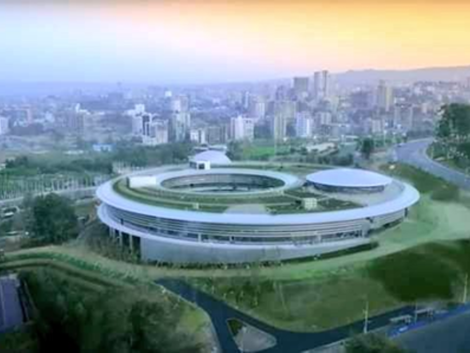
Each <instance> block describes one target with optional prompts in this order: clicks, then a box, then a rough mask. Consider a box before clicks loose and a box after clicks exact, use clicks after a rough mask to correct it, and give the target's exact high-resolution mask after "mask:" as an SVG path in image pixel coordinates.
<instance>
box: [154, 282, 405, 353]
mask: <svg viewBox="0 0 470 353" xmlns="http://www.w3.org/2000/svg"><path fill="white" fill-rule="evenodd" d="M156 283H157V284H160V285H162V286H163V287H165V288H166V289H167V290H169V291H171V292H173V293H175V294H177V295H179V296H180V297H182V298H184V299H186V300H188V301H190V302H192V303H194V304H196V305H197V306H199V307H200V308H201V309H203V310H204V311H206V312H207V314H208V315H209V317H210V318H211V320H212V324H213V325H214V328H215V332H216V333H217V337H218V339H219V342H220V346H221V348H222V351H223V352H224V353H240V350H239V349H238V347H237V345H236V343H235V341H234V340H233V338H232V335H231V333H230V330H229V327H228V324H227V320H228V319H233V318H234V319H238V320H240V321H242V322H245V323H247V324H249V325H251V326H253V327H256V328H258V329H259V330H261V331H264V332H266V333H268V334H270V335H272V336H274V337H275V338H276V341H277V344H276V346H274V347H272V348H269V349H265V350H263V351H262V352H263V353H300V352H304V351H306V350H309V349H314V348H317V347H322V346H325V345H328V344H331V343H335V342H338V341H341V340H344V339H346V338H348V337H351V334H352V333H360V332H362V331H363V327H364V321H362V320H361V321H357V322H355V323H353V324H350V325H345V326H342V327H339V328H335V329H331V330H326V331H322V332H314V333H307V332H305V333H302V332H293V331H287V330H281V329H277V328H275V327H273V326H271V325H268V324H266V323H264V322H262V321H260V320H258V319H255V318H253V317H251V316H249V315H247V314H245V313H242V312H241V311H239V310H237V309H235V308H233V307H231V306H229V305H228V304H226V303H225V302H223V301H221V300H219V299H217V298H214V297H212V296H210V295H209V294H207V293H204V292H202V291H200V290H198V289H196V288H194V287H192V286H190V285H188V284H187V283H185V282H184V281H180V280H176V279H165V280H159V281H157V282H156ZM413 312H414V307H413V306H409V307H404V308H401V309H398V310H393V311H390V312H388V313H385V314H383V315H378V316H374V317H371V318H370V320H369V330H376V329H379V328H382V327H385V326H387V325H388V324H389V321H390V319H391V318H392V317H396V316H400V315H405V314H409V315H412V314H413ZM339 314H340V313H339Z"/></svg>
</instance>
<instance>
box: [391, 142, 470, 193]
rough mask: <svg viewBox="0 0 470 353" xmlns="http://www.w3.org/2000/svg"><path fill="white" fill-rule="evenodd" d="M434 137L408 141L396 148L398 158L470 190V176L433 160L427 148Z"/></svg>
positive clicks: (402, 161)
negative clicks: (427, 152)
mask: <svg viewBox="0 0 470 353" xmlns="http://www.w3.org/2000/svg"><path fill="white" fill-rule="evenodd" d="M432 141H433V140H432V139H424V140H417V141H412V142H408V143H406V144H404V145H402V146H399V147H397V148H396V149H395V153H396V159H397V160H398V161H399V162H401V163H405V164H409V165H411V166H413V167H416V168H419V169H422V170H424V171H426V172H428V173H430V174H434V175H436V176H438V177H441V178H442V179H444V180H447V181H448V182H450V183H453V184H455V185H457V186H459V187H460V188H462V189H466V190H470V176H468V175H466V174H464V173H462V172H459V171H457V170H455V169H451V168H449V167H446V166H445V165H443V164H440V163H438V162H436V161H434V160H432V159H431V158H430V157H429V156H428V155H427V154H426V150H427V148H428V147H429V145H430V144H431V143H432Z"/></svg>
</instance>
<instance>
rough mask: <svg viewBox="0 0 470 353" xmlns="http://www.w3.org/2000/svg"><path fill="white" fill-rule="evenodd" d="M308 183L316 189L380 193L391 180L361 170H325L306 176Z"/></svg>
mask: <svg viewBox="0 0 470 353" xmlns="http://www.w3.org/2000/svg"><path fill="white" fill-rule="evenodd" d="M306 179H307V181H308V182H309V183H312V184H314V185H315V186H316V187H320V188H329V189H330V190H331V191H332V190H333V189H342V190H345V189H351V190H356V191H360V190H363V191H381V190H383V189H384V188H385V187H386V186H387V185H389V184H391V183H392V179H391V178H389V177H387V176H385V175H382V174H379V173H375V172H371V171H368V170H362V169H351V168H340V169H327V170H322V171H319V172H316V173H312V174H309V175H307V176H306Z"/></svg>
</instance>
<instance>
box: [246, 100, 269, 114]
mask: <svg viewBox="0 0 470 353" xmlns="http://www.w3.org/2000/svg"><path fill="white" fill-rule="evenodd" d="M266 110H267V104H266V100H265V99H264V98H263V97H256V98H254V99H252V100H251V101H250V106H249V108H248V114H249V116H250V117H252V118H256V119H263V118H264V117H265V116H266Z"/></svg>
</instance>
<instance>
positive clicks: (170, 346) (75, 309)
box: [23, 270, 202, 353]
mask: <svg viewBox="0 0 470 353" xmlns="http://www.w3.org/2000/svg"><path fill="white" fill-rule="evenodd" d="M23 280H24V281H25V282H26V283H27V285H28V288H29V290H30V292H31V295H32V298H33V300H34V304H35V307H36V310H35V316H34V328H35V333H36V336H37V339H38V343H39V352H47V353H50V352H68V353H81V352H113V353H131V352H132V353H150V352H153V353H159V352H161V353H198V352H201V350H202V347H201V346H200V344H199V343H197V340H195V337H193V335H194V333H188V332H187V331H186V330H183V329H178V328H177V324H178V323H179V322H180V321H181V319H182V315H183V313H184V306H183V305H182V304H181V303H178V302H176V300H175V299H173V298H170V297H168V296H165V295H159V296H158V297H157V298H156V299H152V300H149V299H148V298H149V296H153V297H154V296H155V293H153V294H151V293H150V292H148V293H147V292H146V291H147V290H143V291H135V290H110V291H106V292H104V293H103V292H96V291H90V290H84V289H83V288H81V287H79V286H78V285H75V284H72V283H73V282H70V281H69V280H67V279H66V277H62V276H60V277H59V276H56V275H55V274H53V272H48V271H47V270H39V271H34V272H25V273H24V274H23Z"/></svg>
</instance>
